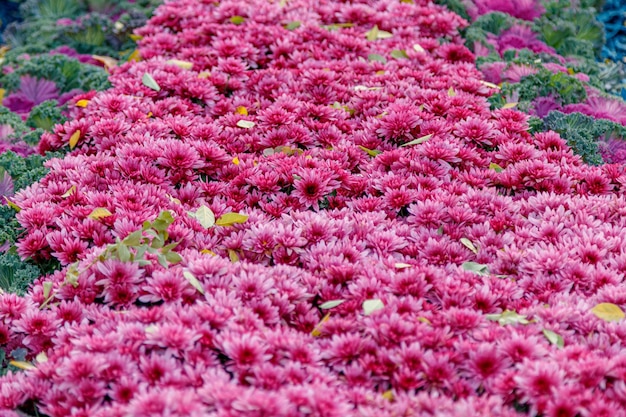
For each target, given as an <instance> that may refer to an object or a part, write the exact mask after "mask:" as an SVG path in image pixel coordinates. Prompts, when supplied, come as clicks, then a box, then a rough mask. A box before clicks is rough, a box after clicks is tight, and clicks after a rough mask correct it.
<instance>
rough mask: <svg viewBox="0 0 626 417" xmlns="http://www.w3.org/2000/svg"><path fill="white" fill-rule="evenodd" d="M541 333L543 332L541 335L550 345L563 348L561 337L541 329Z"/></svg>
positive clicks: (563, 342)
mask: <svg viewBox="0 0 626 417" xmlns="http://www.w3.org/2000/svg"><path fill="white" fill-rule="evenodd" d="M542 332H543V335H544V336H545V337H546V339H548V341H549V342H550V343H552V344H553V345H556V346H557V347H560V348H562V347H563V346H565V341H564V340H563V337H561V335H559V334H557V333H555V332H553V331H552V330H548V329H543V330H542Z"/></svg>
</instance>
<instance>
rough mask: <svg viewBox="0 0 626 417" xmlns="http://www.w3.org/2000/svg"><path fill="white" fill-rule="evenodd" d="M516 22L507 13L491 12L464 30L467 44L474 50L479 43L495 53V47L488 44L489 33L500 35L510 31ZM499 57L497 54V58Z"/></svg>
mask: <svg viewBox="0 0 626 417" xmlns="http://www.w3.org/2000/svg"><path fill="white" fill-rule="evenodd" d="M515 21H516V19H515V18H513V17H511V16H510V15H508V14H506V13H501V12H491V13H487V14H484V15H482V16H480V17H478V19H476V20H475V21H474V22H472V24H471V25H470V26H469V27H467V28H466V29H465V30H464V32H463V37H464V38H465V43H466V45H467V46H468V47H469V48H473V47H474V45H475V44H476V43H477V42H478V43H481V44H483V45H484V46H486V47H487V48H488V49H489V50H490V51H492V52H494V53H495V49H494V47H493V45H491V44H489V43H488V42H487V35H488V34H489V33H492V34H494V35H499V34H500V33H501V32H502V31H504V30H507V29H509V28H510V27H511V26H512V25H513V23H515ZM498 56H499V55H498V54H497V53H496V57H498Z"/></svg>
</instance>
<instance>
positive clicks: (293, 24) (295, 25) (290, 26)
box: [285, 20, 301, 30]
mask: <svg viewBox="0 0 626 417" xmlns="http://www.w3.org/2000/svg"><path fill="white" fill-rule="evenodd" d="M300 25H301V23H300V21H298V20H296V21H294V22H289V23H287V24H286V25H285V29H287V30H294V29H298V28H299V27H300Z"/></svg>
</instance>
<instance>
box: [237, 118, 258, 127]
mask: <svg viewBox="0 0 626 417" xmlns="http://www.w3.org/2000/svg"><path fill="white" fill-rule="evenodd" d="M237 126H238V127H241V128H243V129H252V128H253V127H254V122H251V121H250V120H240V121H238V122H237Z"/></svg>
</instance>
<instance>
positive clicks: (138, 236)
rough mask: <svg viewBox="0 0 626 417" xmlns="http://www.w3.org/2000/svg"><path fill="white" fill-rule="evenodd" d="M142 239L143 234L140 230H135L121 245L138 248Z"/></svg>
mask: <svg viewBox="0 0 626 417" xmlns="http://www.w3.org/2000/svg"><path fill="white" fill-rule="evenodd" d="M142 239H143V233H142V232H141V230H136V231H134V232H132V233H131V234H129V235H128V236H126V237H125V238H124V240H122V243H123V244H125V245H127V246H139V245H140V244H141V240H142Z"/></svg>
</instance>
